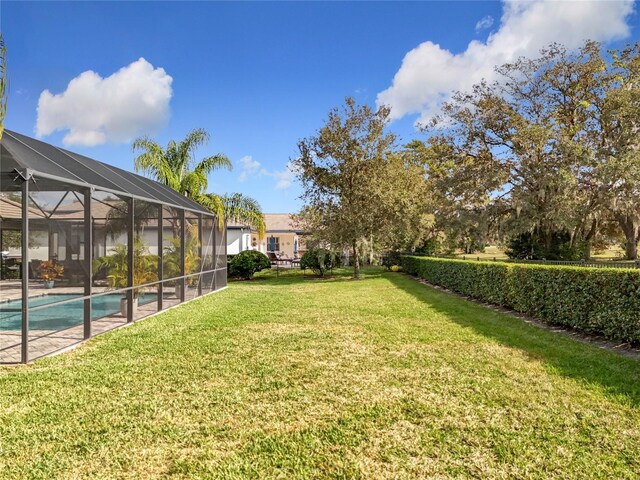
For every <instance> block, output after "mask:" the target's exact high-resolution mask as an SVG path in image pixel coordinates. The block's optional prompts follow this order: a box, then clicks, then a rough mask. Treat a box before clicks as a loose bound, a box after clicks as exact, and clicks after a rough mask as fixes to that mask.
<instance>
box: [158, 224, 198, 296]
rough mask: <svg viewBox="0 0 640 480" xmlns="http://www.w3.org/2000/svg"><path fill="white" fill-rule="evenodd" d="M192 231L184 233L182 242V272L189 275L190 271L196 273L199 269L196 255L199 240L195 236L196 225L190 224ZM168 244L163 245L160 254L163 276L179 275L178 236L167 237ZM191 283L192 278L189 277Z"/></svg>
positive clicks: (179, 242)
mask: <svg viewBox="0 0 640 480" xmlns="http://www.w3.org/2000/svg"><path fill="white" fill-rule="evenodd" d="M190 228H191V229H192V230H196V231H192V232H190V233H189V234H187V235H186V238H185V242H184V274H185V275H190V274H192V273H198V271H199V269H200V256H199V255H198V252H199V249H200V242H199V241H198V237H197V226H195V225H192V226H191V227H190ZM168 240H169V246H168V247H165V249H164V253H163V256H162V261H163V265H164V275H165V278H173V277H179V276H181V275H182V273H181V258H180V244H181V239H180V238H176V237H173V238H169V239H168ZM189 281H190V282H191V283H192V279H189Z"/></svg>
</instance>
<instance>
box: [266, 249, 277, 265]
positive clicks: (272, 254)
mask: <svg viewBox="0 0 640 480" xmlns="http://www.w3.org/2000/svg"><path fill="white" fill-rule="evenodd" d="M267 257H269V261H271V266H272V267H273V266H274V265H275V266H278V265H279V263H278V262H279V259H278V255H276V253H275V252H267Z"/></svg>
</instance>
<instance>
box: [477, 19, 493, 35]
mask: <svg viewBox="0 0 640 480" xmlns="http://www.w3.org/2000/svg"><path fill="white" fill-rule="evenodd" d="M492 25H493V17H492V16H491V15H487V16H486V17H482V18H481V19H480V20H478V23H476V33H478V32H481V31H482V30H486V29H487V28H491V26H492Z"/></svg>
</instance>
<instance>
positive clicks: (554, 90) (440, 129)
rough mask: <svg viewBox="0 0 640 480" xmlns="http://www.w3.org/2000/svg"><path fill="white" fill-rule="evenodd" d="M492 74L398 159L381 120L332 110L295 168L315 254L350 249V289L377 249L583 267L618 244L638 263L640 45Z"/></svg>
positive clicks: (385, 118) (545, 55) (560, 52)
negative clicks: (492, 255) (498, 251)
mask: <svg viewBox="0 0 640 480" xmlns="http://www.w3.org/2000/svg"><path fill="white" fill-rule="evenodd" d="M496 71H497V73H498V76H499V78H498V80H497V81H495V82H494V83H487V82H484V81H483V82H481V83H480V84H477V85H475V86H474V87H473V88H472V90H471V91H470V92H456V93H454V94H453V96H452V97H451V100H450V101H448V102H446V103H445V104H444V105H443V107H442V111H441V113H440V114H439V115H438V116H437V117H436V118H434V119H433V121H432V122H430V123H429V124H428V125H423V126H422V135H423V138H422V139H416V140H413V141H411V142H409V143H408V144H406V145H403V146H398V145H396V139H395V137H394V136H393V134H391V133H389V132H387V131H386V129H385V127H386V126H387V124H388V122H389V113H390V112H389V109H388V108H387V107H384V106H383V107H381V108H379V109H378V110H377V111H374V110H373V109H371V108H370V107H368V106H366V105H364V106H359V105H357V104H356V102H355V101H354V100H353V99H351V98H347V100H346V104H345V105H344V106H343V107H342V108H341V109H333V110H332V111H331V112H330V113H329V116H328V118H327V120H326V121H325V124H324V126H323V127H322V128H321V129H320V130H319V131H318V132H317V134H316V135H315V136H312V137H310V138H307V139H303V140H301V141H300V142H299V144H298V149H299V155H298V157H297V158H296V159H295V160H294V165H295V167H296V168H297V172H298V175H299V178H300V180H301V182H302V185H303V195H302V198H303V200H304V201H305V208H304V209H303V211H302V214H301V220H302V221H303V223H305V224H306V226H307V227H308V228H309V230H310V231H311V232H313V241H315V242H316V243H325V244H327V245H332V246H334V247H336V248H348V249H349V250H350V251H351V253H352V258H353V262H354V272H355V275H356V276H358V272H359V265H360V263H361V262H362V261H363V260H364V259H365V258H366V256H367V252H369V253H368V254H369V255H371V252H375V251H380V250H385V249H418V250H421V251H424V252H426V253H435V252H437V251H443V250H444V251H447V250H453V249H457V248H461V249H463V250H464V251H465V252H467V253H471V252H474V251H477V250H481V249H482V248H483V247H484V245H486V244H487V243H497V244H502V245H505V246H506V247H507V248H508V251H507V253H508V254H509V255H510V256H513V257H520V258H525V257H526V258H547V259H579V258H585V259H588V258H589V257H590V255H591V252H592V250H593V249H594V247H597V248H601V247H603V246H605V245H608V244H614V243H621V244H623V246H624V250H625V254H626V258H628V259H636V258H637V255H638V251H637V250H638V240H639V239H640V44H634V45H630V46H627V47H626V48H624V49H623V50H619V51H609V52H603V49H602V47H601V45H600V44H598V43H596V42H591V41H589V42H586V43H585V44H584V45H583V46H582V48H581V49H580V50H578V51H575V52H570V51H567V50H566V49H565V48H564V47H562V46H561V45H556V44H553V45H551V46H549V47H548V48H546V49H544V50H542V51H541V53H540V56H539V57H538V58H534V59H529V58H520V59H518V60H516V61H514V62H513V63H507V64H505V65H502V66H498V67H496Z"/></svg>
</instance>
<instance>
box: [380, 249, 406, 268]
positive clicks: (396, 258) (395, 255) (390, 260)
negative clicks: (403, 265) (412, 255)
mask: <svg viewBox="0 0 640 480" xmlns="http://www.w3.org/2000/svg"><path fill="white" fill-rule="evenodd" d="M401 261H402V255H401V254H400V252H393V251H392V252H387V253H386V254H385V255H384V257H382V266H383V267H386V268H387V270H391V267H393V266H394V265H400V262H401Z"/></svg>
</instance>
